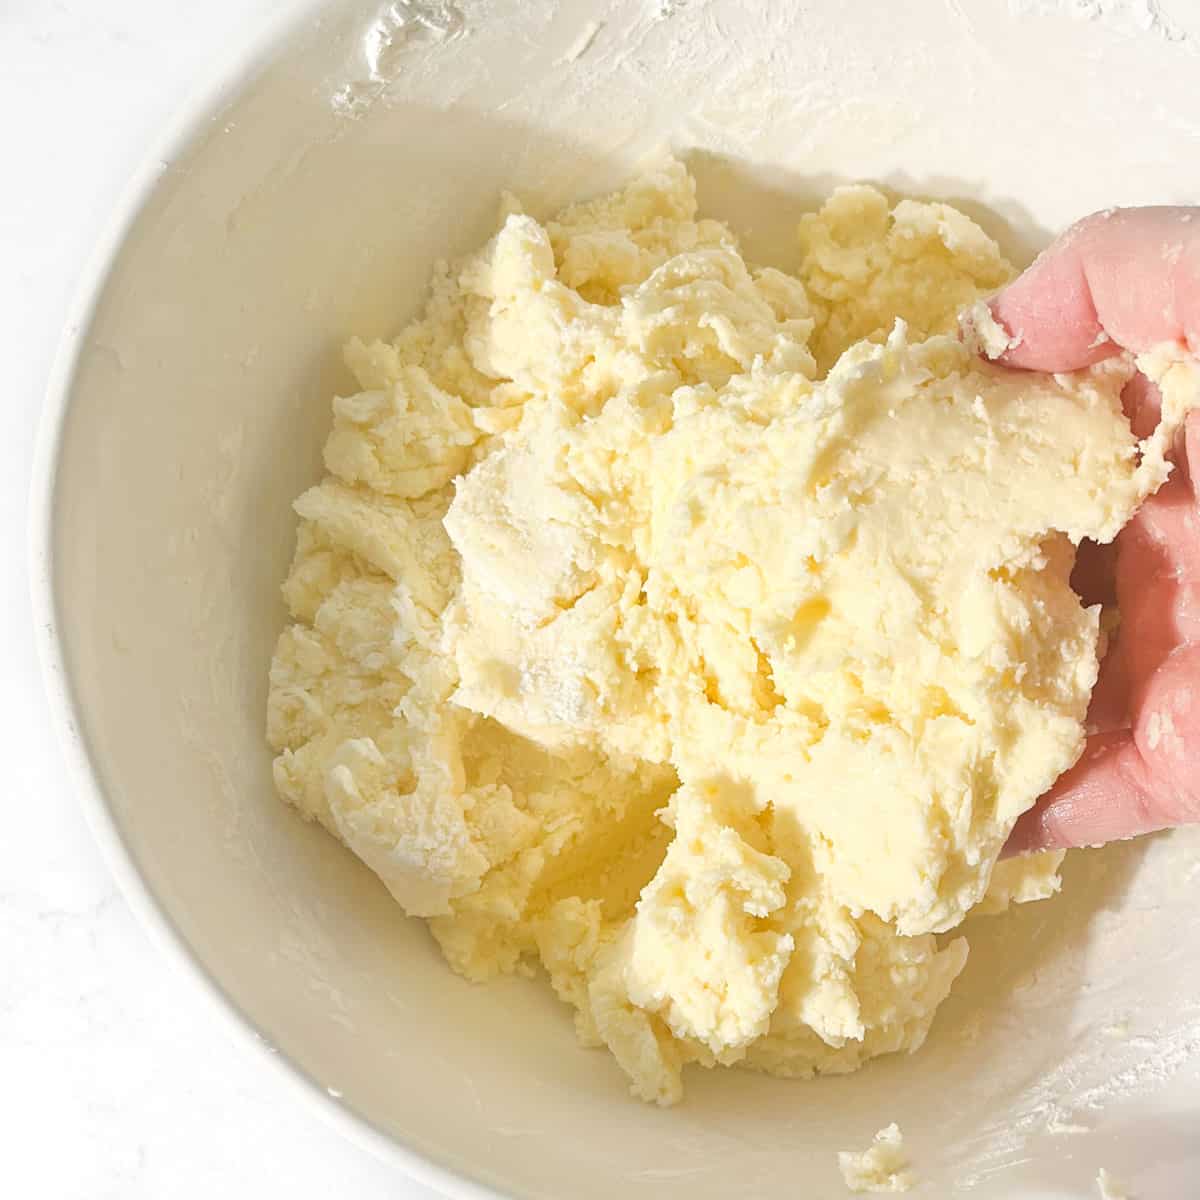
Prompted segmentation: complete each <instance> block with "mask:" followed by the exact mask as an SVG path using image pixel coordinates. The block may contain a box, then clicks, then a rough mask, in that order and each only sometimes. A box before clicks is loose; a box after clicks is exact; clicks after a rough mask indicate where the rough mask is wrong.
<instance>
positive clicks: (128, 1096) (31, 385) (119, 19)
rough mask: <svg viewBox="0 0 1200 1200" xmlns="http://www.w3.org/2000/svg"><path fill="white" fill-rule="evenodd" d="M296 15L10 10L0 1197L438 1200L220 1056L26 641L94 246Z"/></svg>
mask: <svg viewBox="0 0 1200 1200" xmlns="http://www.w3.org/2000/svg"><path fill="white" fill-rule="evenodd" d="M285 2H287V0H204V3H199V4H197V3H191V2H189V0H103V2H100V0H0V137H2V145H3V154H4V169H3V178H4V185H3V187H2V188H0V263H3V270H2V271H0V329H3V331H4V337H3V343H2V344H3V346H4V348H5V355H4V358H5V362H6V372H5V380H4V383H5V388H4V391H5V416H6V421H5V427H4V436H3V437H0V545H2V546H4V547H5V548H6V554H5V558H4V560H3V565H0V621H2V622H3V624H2V626H0V627H2V628H3V630H4V640H3V646H4V650H3V656H2V661H3V668H2V669H0V729H3V730H4V737H3V747H4V761H5V763H6V764H7V772H8V778H7V779H6V780H5V786H4V793H5V805H6V809H7V819H6V822H5V829H4V836H3V838H0V1071H2V1073H3V1083H4V1095H5V1103H4V1104H3V1105H2V1106H0V1107H3V1109H4V1110H5V1113H6V1115H5V1117H4V1120H3V1128H4V1134H3V1137H2V1138H0V1147H2V1150H0V1192H2V1193H3V1194H5V1195H8V1196H12V1197H20V1198H22V1200H25V1198H29V1200H33V1198H35V1197H36V1198H37V1200H109V1198H112V1200H118V1198H119V1200H138V1198H141V1197H146V1198H153V1200H166V1198H171V1200H188V1198H191V1197H195V1198H197V1200H200V1198H203V1200H212V1197H213V1196H237V1197H240V1196H255V1195H257V1196H268V1197H273V1196H284V1195H286V1196H287V1197H288V1198H289V1200H307V1198H308V1197H322V1200H327V1198H328V1197H330V1196H337V1197H353V1198H354V1200H372V1198H373V1197H384V1196H386V1197H388V1198H389V1200H409V1198H412V1200H428V1198H430V1197H432V1196H433V1195H434V1194H433V1193H432V1192H430V1191H429V1190H428V1189H426V1188H422V1187H419V1186H418V1185H416V1184H414V1183H412V1182H411V1181H409V1180H407V1179H406V1178H404V1177H403V1176H400V1175H398V1174H397V1173H396V1172H395V1170H394V1169H392V1168H390V1167H388V1166H385V1165H383V1164H382V1163H379V1162H376V1161H375V1160H373V1159H371V1158H369V1157H368V1156H367V1155H366V1154H365V1153H363V1152H362V1151H360V1150H359V1149H357V1148H356V1147H354V1146H352V1145H350V1144H349V1143H347V1142H344V1141H343V1140H342V1139H341V1138H340V1137H339V1136H338V1135H337V1134H335V1133H334V1132H333V1131H332V1130H330V1129H327V1128H326V1127H325V1126H324V1125H323V1124H321V1122H320V1121H319V1120H318V1119H317V1117H316V1116H315V1115H314V1114H313V1113H311V1112H309V1111H308V1110H307V1109H306V1108H304V1107H303V1106H302V1104H301V1102H300V1101H299V1100H297V1099H296V1097H295V1096H294V1095H293V1094H292V1093H291V1092H289V1091H287V1090H285V1089H284V1088H282V1087H281V1086H280V1084H279V1082H278V1080H277V1079H275V1078H273V1077H272V1076H270V1075H269V1074H265V1073H263V1072H261V1071H260V1069H259V1067H260V1064H259V1063H258V1062H257V1061H255V1060H252V1059H248V1058H246V1057H244V1056H243V1055H242V1054H241V1052H240V1051H238V1050H236V1049H235V1048H234V1047H233V1046H232V1045H231V1044H229V1043H228V1042H227V1041H226V1039H225V1035H224V1031H223V1029H222V1028H221V1027H220V1026H219V1025H218V1024H217V1023H216V1022H215V1021H214V1019H213V1017H212V1015H211V1013H210V1012H209V1011H208V1009H207V1007H206V1006H204V1005H203V1004H202V1003H201V1002H200V1001H197V1000H194V999H193V998H192V996H191V994H190V992H189V991H188V989H187V988H186V987H185V986H184V985H183V983H182V981H180V980H178V979H176V978H175V977H174V976H173V974H172V973H171V971H170V969H169V968H168V966H167V965H166V963H165V962H164V961H162V960H160V959H159V957H158V956H157V954H156V952H155V951H154V950H153V949H152V948H151V946H150V944H149V942H148V941H147V940H146V938H145V937H144V936H143V934H142V932H141V930H140V929H139V928H138V927H137V925H136V924H135V922H134V919H133V917H132V915H131V914H130V912H129V910H128V909H127V907H126V905H125V903H124V901H123V900H122V898H121V897H120V895H119V894H118V893H117V891H116V889H115V886H114V884H113V881H112V879H111V878H110V876H109V874H108V872H107V870H106V868H105V866H104V864H103V862H102V861H101V859H100V857H99V854H98V852H97V850H96V848H95V846H94V845H93V843H92V839H91V836H90V834H89V833H88V830H87V828H86V826H85V824H84V821H83V817H82V815H81V812H80V809H79V807H78V805H77V803H76V800H75V798H74V796H73V795H72V794H71V792H70V790H69V788H68V787H67V784H66V780H65V777H64V773H63V771H62V770H61V769H60V764H59V761H58V754H57V750H56V747H55V744H54V739H53V736H52V733H51V730H50V728H49V724H48V716H47V711H46V704H45V701H44V699H43V696H42V687H41V680H40V676H39V672H38V665H37V662H36V658H35V654H34V648H33V643H32V637H31V616H30V609H29V601H28V592H29V587H28V572H27V569H26V558H27V551H26V524H27V496H28V490H29V474H30V463H31V460H32V453H33V445H34V437H35V431H36V427H37V421H38V416H39V413H40V410H41V406H42V391H43V387H44V382H45V377H46V372H47V369H48V367H49V364H50V361H51V358H52V356H53V353H54V347H55V344H56V342H57V338H58V333H59V329H60V327H61V325H62V322H63V319H64V314H65V311H66V307H67V305H68V302H69V300H70V297H71V296H72V294H73V291H74V288H75V285H76V281H77V280H78V278H79V276H80V272H81V269H82V266H83V264H84V262H85V261H86V259H87V256H88V254H89V252H90V249H91V245H92V243H93V241H94V240H95V238H96V235H97V233H98V231H99V229H100V228H101V227H102V225H103V224H104V222H105V221H106V220H107V217H108V214H109V212H110V210H111V208H112V206H113V203H114V201H115V199H116V197H117V196H118V195H119V193H120V191H121V189H122V188H123V186H124V183H125V179H126V178H127V176H128V174H129V172H130V170H131V168H132V167H133V165H134V164H135V163H136V162H138V161H139V159H140V158H141V155H142V153H143V152H144V148H145V146H146V144H147V142H148V140H149V139H150V138H151V137H153V135H154V132H155V130H156V129H157V127H158V126H159V125H160V124H161V123H162V122H163V121H165V120H166V118H167V117H168V115H169V114H170V113H171V112H172V111H173V110H174V109H175V108H176V106H178V105H179V104H180V103H181V102H182V101H183V100H184V99H185V98H186V97H188V96H189V95H190V94H191V93H192V92H193V91H194V89H195V88H197V87H198V86H200V85H201V84H202V83H203V82H204V80H205V79H206V77H208V76H209V75H211V74H212V72H213V69H214V67H215V65H216V63H217V60H218V59H219V57H220V55H221V52H222V47H223V46H225V45H227V44H228V39H230V38H231V37H236V36H237V34H238V32H239V31H240V30H243V29H248V28H251V27H252V26H253V25H254V24H255V23H258V22H261V21H262V19H263V18H264V16H265V15H266V14H268V13H269V12H270V11H271V10H272V9H276V8H278V7H279V6H280V4H281V3H285Z"/></svg>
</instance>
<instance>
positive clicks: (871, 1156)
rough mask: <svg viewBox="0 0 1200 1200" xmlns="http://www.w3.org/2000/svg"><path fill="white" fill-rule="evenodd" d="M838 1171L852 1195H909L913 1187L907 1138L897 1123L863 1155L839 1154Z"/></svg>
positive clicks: (842, 1152) (844, 1151)
mask: <svg viewBox="0 0 1200 1200" xmlns="http://www.w3.org/2000/svg"><path fill="white" fill-rule="evenodd" d="M838 1168H839V1169H840V1170H841V1172H842V1178H843V1179H844V1180H845V1181H846V1186H847V1187H848V1188H849V1189H850V1190H851V1191H852V1192H907V1191H908V1190H909V1189H910V1188H911V1187H912V1185H913V1173H912V1171H910V1170H909V1166H908V1153H907V1151H906V1150H905V1149H904V1135H903V1134H902V1133H901V1132H900V1127H899V1126H898V1125H897V1124H895V1123H894V1122H893V1123H892V1124H891V1125H889V1126H887V1128H886V1129H881V1130H880V1131H879V1132H878V1133H877V1134H876V1135H875V1137H874V1140H873V1141H872V1143H871V1145H870V1147H869V1148H868V1149H866V1150H863V1151H853V1150H839V1151H838Z"/></svg>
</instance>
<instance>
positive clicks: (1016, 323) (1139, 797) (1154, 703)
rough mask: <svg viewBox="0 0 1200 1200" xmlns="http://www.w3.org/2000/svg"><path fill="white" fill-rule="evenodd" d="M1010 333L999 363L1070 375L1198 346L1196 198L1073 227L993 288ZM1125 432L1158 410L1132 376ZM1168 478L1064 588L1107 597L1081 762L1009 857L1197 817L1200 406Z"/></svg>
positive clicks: (1025, 827)
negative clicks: (1106, 623)
mask: <svg viewBox="0 0 1200 1200" xmlns="http://www.w3.org/2000/svg"><path fill="white" fill-rule="evenodd" d="M991 308H992V313H993V316H995V318H996V319H997V321H998V322H999V323H1000V325H1001V326H1003V327H1004V329H1005V330H1006V331H1007V332H1008V333H1009V334H1010V335H1012V336H1014V337H1019V341H1017V344H1016V345H1014V346H1013V347H1012V348H1011V349H1009V350H1008V351H1006V352H1005V354H1004V355H1003V356H1002V358H1001V361H1003V362H1005V363H1008V364H1009V365H1010V366H1014V367H1027V368H1031V369H1034V370H1040V371H1072V370H1076V369H1078V368H1081V367H1086V366H1089V365H1091V364H1092V363H1095V362H1098V361H1100V359H1102V358H1106V357H1108V356H1109V355H1111V354H1115V353H1118V352H1119V351H1120V350H1123V349H1127V350H1133V351H1135V352H1140V351H1144V350H1148V349H1150V348H1151V347H1153V346H1156V345H1160V344H1162V343H1164V342H1165V343H1171V344H1174V345H1177V346H1180V347H1182V348H1186V349H1187V350H1188V351H1190V352H1191V353H1192V354H1197V355H1200V208H1140V209H1115V210H1110V211H1108V212H1105V213H1097V214H1095V215H1094V216H1091V217H1087V218H1085V219H1084V220H1082V221H1080V222H1079V223H1078V224H1076V225H1074V226H1072V227H1071V228H1070V229H1069V230H1067V232H1066V233H1065V234H1063V236H1062V237H1060V238H1059V239H1058V241H1056V242H1055V243H1054V244H1053V245H1052V246H1051V247H1050V248H1049V249H1048V250H1047V251H1046V252H1045V254H1043V255H1042V256H1041V257H1040V258H1039V259H1038V260H1037V262H1035V263H1034V264H1033V266H1031V267H1030V268H1029V270H1027V271H1026V272H1025V273H1024V274H1023V275H1022V276H1021V277H1020V278H1019V279H1018V280H1016V281H1015V282H1014V283H1013V284H1011V285H1010V286H1009V287H1008V288H1006V289H1005V290H1004V291H1003V292H1001V293H1000V295H999V296H997V297H996V298H995V300H994V301H993V302H992V305H991ZM1124 400H1125V404H1126V410H1127V411H1128V413H1129V415H1130V419H1131V423H1132V425H1133V429H1134V432H1135V433H1136V434H1137V435H1138V436H1139V437H1142V436H1145V435H1146V434H1148V433H1149V432H1151V430H1152V429H1153V428H1154V426H1155V424H1156V423H1157V420H1158V408H1159V397H1158V394H1157V390H1156V389H1155V387H1154V385H1153V384H1151V383H1150V381H1149V380H1147V379H1146V378H1145V377H1144V376H1141V375H1138V376H1135V377H1134V379H1133V380H1132V381H1131V382H1130V383H1129V385H1128V386H1127V387H1126V390H1125V395H1124ZM1180 442H1181V444H1180V445H1179V446H1177V447H1176V450H1175V453H1174V454H1173V456H1172V459H1173V461H1174V462H1175V464H1176V465H1175V469H1174V471H1173V472H1172V474H1171V478H1170V479H1169V480H1168V481H1167V483H1165V484H1164V485H1163V486H1162V488H1160V489H1159V491H1158V492H1157V493H1156V494H1155V495H1154V496H1152V497H1150V499H1148V500H1147V501H1146V502H1145V503H1144V504H1143V505H1142V507H1141V508H1140V509H1139V511H1138V512H1137V514H1136V515H1135V516H1134V518H1133V520H1132V521H1131V522H1130V523H1129V525H1128V526H1126V528H1125V529H1124V530H1122V532H1121V533H1120V535H1119V536H1118V537H1117V539H1116V541H1115V542H1114V543H1113V544H1112V545H1111V546H1095V545H1091V544H1086V543H1085V545H1084V546H1082V547H1081V548H1080V555H1079V560H1078V562H1077V565H1076V569H1075V574H1074V575H1073V576H1072V584H1073V585H1074V586H1075V587H1076V588H1077V590H1078V591H1079V592H1080V594H1081V596H1082V597H1083V599H1084V601H1085V603H1088V604H1095V603H1098V602H1103V603H1105V604H1113V603H1115V604H1116V605H1117V606H1118V608H1119V611H1120V614H1121V620H1120V625H1119V627H1118V628H1117V630H1116V634H1115V638H1114V640H1113V641H1112V643H1111V644H1110V646H1109V650H1108V653H1107V654H1106V655H1105V658H1104V661H1103V662H1102V664H1101V667H1100V678H1099V680H1098V682H1097V684H1096V688H1095V690H1094V692H1093V694H1092V702H1091V708H1090V710H1089V713H1088V728H1089V735H1090V736H1089V737H1088V743H1087V748H1086V749H1085V751H1084V753H1083V755H1082V757H1081V758H1080V760H1079V762H1077V763H1076V764H1075V766H1074V767H1072V768H1071V769H1070V770H1069V771H1067V772H1065V773H1064V774H1063V775H1062V776H1060V777H1059V779H1058V780H1057V782H1056V783H1055V784H1054V786H1053V787H1052V788H1051V789H1050V791H1049V792H1047V793H1046V795H1045V796H1043V797H1042V798H1041V800H1039V801H1038V803H1037V804H1036V805H1035V806H1034V807H1033V808H1032V809H1030V810H1029V811H1028V812H1027V813H1025V814H1024V815H1023V816H1022V817H1021V819H1020V820H1019V821H1018V822H1017V825H1016V828H1015V829H1014V830H1013V833H1012V836H1011V838H1010V839H1009V842H1008V845H1007V846H1006V848H1005V853H1006V854H1019V853H1023V852H1025V851H1029V850H1041V849H1050V848H1056V847H1066V846H1083V845H1095V844H1098V843H1100V842H1108V841H1113V840H1115V839H1117V838H1127V837H1133V836H1134V835H1136V834H1141V833H1150V832H1152V831H1153V830H1156V829H1165V828H1168V827H1170V826H1174V825H1181V824H1185V823H1187V822H1191V821H1200V503H1198V499H1197V497H1198V494H1200V412H1193V413H1192V414H1191V415H1190V416H1189V418H1188V421H1187V424H1186V426H1185V430H1184V434H1183V436H1182V438H1181V439H1180Z"/></svg>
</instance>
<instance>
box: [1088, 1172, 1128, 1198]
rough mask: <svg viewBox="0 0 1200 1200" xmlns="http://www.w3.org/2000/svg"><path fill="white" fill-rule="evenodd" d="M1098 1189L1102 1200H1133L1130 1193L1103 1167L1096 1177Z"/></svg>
mask: <svg viewBox="0 0 1200 1200" xmlns="http://www.w3.org/2000/svg"><path fill="white" fill-rule="evenodd" d="M1096 1187H1097V1188H1098V1189H1099V1192H1100V1200H1133V1197H1132V1196H1131V1195H1130V1194H1129V1192H1128V1191H1126V1190H1125V1188H1124V1187H1123V1186H1122V1185H1121V1184H1119V1183H1118V1182H1117V1181H1116V1180H1115V1179H1114V1178H1113V1177H1112V1176H1111V1175H1110V1174H1109V1173H1108V1172H1107V1171H1106V1170H1105V1169H1104V1168H1103V1167H1101V1168H1100V1171H1099V1174H1097V1176H1096Z"/></svg>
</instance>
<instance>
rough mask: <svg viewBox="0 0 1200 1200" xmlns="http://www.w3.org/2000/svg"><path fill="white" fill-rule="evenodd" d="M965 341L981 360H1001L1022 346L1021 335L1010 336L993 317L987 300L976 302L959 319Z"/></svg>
mask: <svg viewBox="0 0 1200 1200" xmlns="http://www.w3.org/2000/svg"><path fill="white" fill-rule="evenodd" d="M959 328H960V330H961V331H962V336H963V340H964V341H965V342H966V344H967V346H968V348H969V349H970V350H971V352H972V353H973V354H978V355H979V356H980V357H981V358H991V359H995V358H999V357H1000V356H1001V355H1002V354H1004V353H1005V352H1007V351H1009V350H1015V349H1016V348H1017V347H1018V346H1019V345H1020V344H1021V340H1022V339H1021V335H1020V334H1019V333H1013V334H1010V333H1009V332H1008V331H1007V330H1006V329H1005V328H1004V326H1003V325H1001V324H1000V322H999V321H997V320H996V318H995V317H994V316H993V315H992V310H991V309H990V308H989V307H988V304H987V301H986V300H976V301H975V303H974V304H972V305H971V307H970V308H968V309H967V310H966V311H965V312H964V313H963V314H962V316H961V317H960V318H959Z"/></svg>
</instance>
